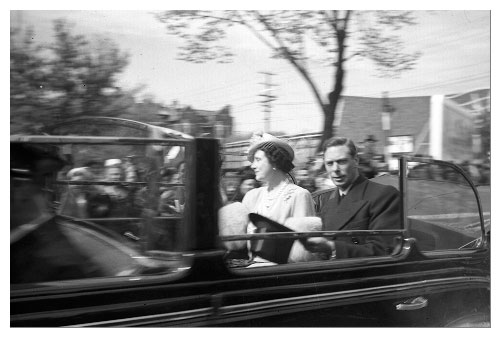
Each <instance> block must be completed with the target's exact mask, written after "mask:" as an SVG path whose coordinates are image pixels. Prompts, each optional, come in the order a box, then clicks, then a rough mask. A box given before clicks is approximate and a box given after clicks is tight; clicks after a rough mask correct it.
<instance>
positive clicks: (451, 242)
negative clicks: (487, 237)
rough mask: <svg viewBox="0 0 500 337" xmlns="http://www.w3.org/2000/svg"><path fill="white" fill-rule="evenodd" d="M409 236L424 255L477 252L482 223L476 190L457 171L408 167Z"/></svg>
mask: <svg viewBox="0 0 500 337" xmlns="http://www.w3.org/2000/svg"><path fill="white" fill-rule="evenodd" d="M407 203H408V207H407V212H408V213H407V215H408V221H409V229H410V236H411V237H414V238H416V239H417V245H418V247H419V249H420V250H421V251H434V250H448V249H465V248H474V246H475V245H474V244H475V243H476V242H477V241H475V240H476V239H478V238H481V231H482V229H481V221H480V213H479V209H478V203H477V200H476V196H475V194H474V191H473V188H472V187H471V185H470V184H469V183H468V182H467V180H466V179H465V177H464V176H463V174H462V173H461V172H460V171H459V170H457V169H456V168H455V167H452V166H449V165H445V164H443V163H417V162H409V163H408V182H407Z"/></svg>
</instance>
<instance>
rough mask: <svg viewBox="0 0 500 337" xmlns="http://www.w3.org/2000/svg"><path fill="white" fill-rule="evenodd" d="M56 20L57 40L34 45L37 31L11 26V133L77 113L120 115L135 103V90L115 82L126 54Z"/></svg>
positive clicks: (55, 31)
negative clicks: (125, 88) (87, 37)
mask: <svg viewBox="0 0 500 337" xmlns="http://www.w3.org/2000/svg"><path fill="white" fill-rule="evenodd" d="M71 30H72V25H71V24H69V23H68V22H66V21H65V20H62V19H60V20H55V21H54V33H55V40H54V42H52V43H50V44H47V45H35V44H34V43H33V42H32V36H33V33H34V32H33V30H32V29H28V30H27V31H26V33H25V34H24V37H22V35H21V32H20V31H19V30H12V31H11V61H10V64H11V71H10V73H11V133H14V132H20V131H29V132H32V131H34V130H36V129H39V127H41V126H44V125H47V124H51V123H54V122H58V121H61V120H64V119H67V118H72V117H77V116H96V115H102V116H118V115H121V114H123V113H126V112H127V109H129V108H130V107H131V105H133V102H134V100H133V97H132V93H127V92H124V91H122V90H121V89H119V88H117V87H116V85H115V81H116V75H117V74H118V73H120V72H121V71H123V70H124V69H125V67H126V66H127V64H128V55H127V54H126V53H123V52H121V51H120V50H119V49H118V47H117V45H116V44H115V43H114V42H113V41H111V40H110V39H106V38H102V37H99V38H97V39H96V40H95V41H92V42H90V41H88V40H87V39H86V38H85V37H84V36H83V35H75V34H73V33H72V31H71Z"/></svg>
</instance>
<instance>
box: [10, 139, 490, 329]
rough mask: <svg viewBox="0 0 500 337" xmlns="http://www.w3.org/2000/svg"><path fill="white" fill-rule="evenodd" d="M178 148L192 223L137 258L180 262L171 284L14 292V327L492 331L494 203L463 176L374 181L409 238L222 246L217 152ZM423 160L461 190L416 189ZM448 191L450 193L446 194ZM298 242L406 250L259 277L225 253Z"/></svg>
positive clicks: (185, 221)
mask: <svg viewBox="0 0 500 337" xmlns="http://www.w3.org/2000/svg"><path fill="white" fill-rule="evenodd" d="M169 141H171V140H165V139H163V140H159V139H151V138H149V139H147V138H144V139H138V138H133V139H132V138H112V137H105V138H99V137H89V136H86V137H83V138H82V139H78V138H75V137H73V138H71V137H66V136H57V137H51V136H38V137H31V138H30V137H17V138H16V137H14V138H12V137H11V142H39V143H40V142H41V143H44V142H45V143H51V142H52V143H53V142H63V143H65V144H68V143H71V142H80V143H82V144H83V143H85V144H115V145H116V144H119V145H123V144H127V142H128V143H131V144H136V145H137V144H143V145H152V144H154V145H155V146H161V145H165V146H166V145H167V143H168V142H169ZM176 142H177V143H176ZM183 142H184V143H183ZM174 144H177V145H178V144H181V145H185V146H186V154H187V158H190V159H189V160H190V161H189V165H188V166H189V167H190V169H189V172H188V173H187V176H188V179H187V180H186V190H187V193H188V197H187V201H186V208H185V209H186V210H187V211H186V212H185V213H184V217H183V218H182V221H181V224H182V225H181V226H178V227H176V228H177V232H176V234H175V235H177V236H175V237H176V238H179V240H180V241H182V242H177V243H178V244H177V245H173V246H172V245H169V244H165V245H164V246H162V245H159V246H157V247H156V246H155V247H153V249H151V247H147V246H148V242H144V240H143V238H146V239H147V238H148V237H150V236H147V235H146V234H148V233H146V234H144V232H143V231H140V230H139V231H138V234H137V233H135V234H137V236H138V237H139V238H140V240H139V243H140V244H142V245H143V247H144V245H145V246H146V248H147V249H143V250H140V251H139V252H140V254H141V256H145V257H146V258H147V257H149V258H151V259H153V258H154V256H155V255H154V253H152V251H154V250H155V249H156V250H161V251H162V252H163V254H164V256H167V255H169V254H170V255H169V256H180V257H179V258H178V259H177V260H176V264H175V266H174V267H173V268H170V271H167V272H166V271H161V270H159V271H158V272H154V273H148V274H147V275H145V274H144V273H142V274H141V273H138V272H135V273H132V274H131V275H114V276H112V277H109V276H100V277H92V278H86V279H80V280H78V279H76V280H75V279H73V280H60V281H59V282H57V281H52V282H39V283H36V282H35V283H29V284H22V285H11V304H10V314H11V316H10V319H11V326H22V327H33V326H72V327H75V326H76V327H110V326H163V327H168V326H184V327H192V326H220V327H228V326H229V327H237V326H238V327H239V326H243V327H292V326H301V327H368V326H369V327H395V326H399V327H424V326H425V327H443V326H453V327H458V326H475V327H485V326H489V325H490V245H489V243H490V238H489V231H488V226H489V224H488V221H489V220H488V219H486V220H485V214H489V209H487V210H486V212H485V211H484V210H483V204H481V201H480V196H481V195H482V194H481V193H484V194H485V195H487V194H488V193H489V192H488V191H483V192H481V191H478V189H477V188H476V187H475V186H474V184H473V183H472V181H471V180H470V178H468V176H467V175H465V173H464V172H463V170H462V169H460V168H459V167H458V166H455V165H453V164H451V163H446V162H440V161H433V160H430V159H419V158H404V157H403V158H401V159H400V172H399V174H398V175H397V176H394V175H384V176H379V177H377V178H375V180H377V181H379V182H381V183H386V184H392V185H395V186H398V188H399V190H400V193H401V202H402V203H403V205H404V207H403V213H402V214H401V228H400V229H397V230H393V231H389V232H386V233H373V232H371V231H350V232H342V231H339V232H309V233H264V234H245V235H233V236H220V235H219V228H218V210H219V209H220V207H221V201H220V199H221V198H220V194H219V191H220V188H219V182H220V166H221V165H220V156H219V155H218V154H219V143H218V141H217V140H215V139H206V138H205V139H188V140H182V141H181V143H179V140H175V141H174ZM191 154H192V155H191ZM420 160H422V161H423V162H425V163H427V164H430V165H441V166H445V167H446V168H449V169H453V170H454V171H455V172H456V173H457V174H459V175H460V176H461V177H463V178H462V180H461V181H459V182H458V181H457V180H456V179H455V180H454V181H453V182H451V181H435V180H433V181H430V180H425V179H427V178H428V177H427V178H421V176H420V175H419V178H418V179H413V178H412V177H408V174H407V171H408V163H409V162H412V163H413V162H419V161H420ZM421 179H424V180H425V181H424V182H423V181H422V180H421ZM188 181H189V182H188ZM450 184H452V185H450ZM457 184H458V185H457ZM150 185H151V184H150ZM448 185H450V186H448ZM151 186H152V185H151ZM457 186H458V187H457ZM152 187H153V188H154V186H152ZM448 188H451V190H450V191H451V192H447V190H446V189H448ZM423 189H425V191H423ZM464 195H466V196H465V197H464ZM457 202H458V203H460V204H457ZM447 207H448V208H447ZM451 207H453V209H451ZM443 212H444V213H443ZM157 218H158V217H157V216H156V215H153V216H151V215H148V214H146V215H143V217H142V218H141V219H142V220H141V221H144V222H145V223H151V221H153V220H154V219H157ZM167 218H168V217H167ZM169 219H170V218H169ZM115 220H116V219H115ZM170 220H171V219H170ZM73 221H77V220H73ZM85 221H89V222H91V223H93V225H92V226H101V225H102V226H104V225H103V224H104V223H101V225H98V224H96V223H99V219H97V220H96V221H92V219H87V220H85ZM123 221H125V220H123ZM144 222H142V223H144ZM165 223H166V222H165ZM73 226H75V225H73ZM146 228H151V227H146ZM121 234H123V233H121ZM129 234H130V233H129ZM135 234H133V236H134V237H135V236H136V235H135ZM100 235H103V234H102V233H101V234H100ZM148 235H151V233H149V234H148ZM290 235H293V237H294V238H300V237H301V236H302V237H303V236H314V235H327V236H331V237H336V236H356V235H361V236H363V235H391V236H393V237H394V238H395V239H398V240H397V242H398V244H397V245H396V246H395V247H394V250H393V252H392V253H391V254H389V255H387V256H376V257H364V258H350V259H340V260H331V261H330V260H329V261H311V262H304V263H285V264H278V265H274V266H268V267H261V268H244V267H234V265H231V264H229V263H228V261H227V259H226V253H227V252H226V251H225V249H223V245H222V242H224V241H235V240H250V241H252V240H253V241H255V240H280V238H282V239H286V238H288V239H289V238H290ZM94 236H96V237H97V234H96V235H94ZM125 236H126V235H125ZM106 237H109V236H106ZM90 240H93V239H90ZM112 242H113V243H115V242H119V240H113V241H112ZM115 246H116V244H115ZM113 249H119V248H118V247H115V248H113ZM121 251H123V250H121ZM131 251H133V250H132V248H127V252H131ZM156 256H157V255H156Z"/></svg>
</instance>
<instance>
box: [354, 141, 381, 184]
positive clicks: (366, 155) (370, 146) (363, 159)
mask: <svg viewBox="0 0 500 337" xmlns="http://www.w3.org/2000/svg"><path fill="white" fill-rule="evenodd" d="M376 142H378V140H377V139H376V138H375V136H374V135H368V136H367V137H366V138H365V140H364V141H363V144H364V147H365V148H364V150H363V153H360V154H359V155H358V158H359V171H360V173H361V174H362V175H363V176H364V177H365V178H367V179H371V178H373V177H375V176H376V175H377V174H378V167H377V162H376V160H375V156H376V151H375V143H376Z"/></svg>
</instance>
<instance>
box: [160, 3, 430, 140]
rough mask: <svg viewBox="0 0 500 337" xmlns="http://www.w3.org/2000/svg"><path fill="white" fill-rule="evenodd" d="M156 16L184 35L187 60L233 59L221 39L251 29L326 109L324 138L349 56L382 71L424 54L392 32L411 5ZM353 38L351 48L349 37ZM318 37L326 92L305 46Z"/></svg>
mask: <svg viewBox="0 0 500 337" xmlns="http://www.w3.org/2000/svg"><path fill="white" fill-rule="evenodd" d="M156 18H157V19H158V20H159V21H160V22H162V23H164V24H166V28H167V31H168V32H169V33H170V34H173V35H177V36H179V37H181V38H182V39H183V40H184V41H185V44H184V45H183V46H182V47H181V48H180V53H179V59H181V60H185V61H188V62H195V63H200V62H207V61H210V60H218V61H219V62H230V61H231V58H232V56H233V54H232V52H231V50H230V49H229V48H228V47H227V46H224V44H223V43H222V41H223V40H224V38H226V37H227V31H228V30H229V29H230V28H232V27H234V26H240V27H244V28H246V29H248V30H249V31H250V32H251V33H252V34H254V35H255V36H256V37H257V38H258V39H259V40H260V41H261V42H262V43H264V44H265V45H266V46H268V47H269V48H270V49H271V51H272V56H273V57H277V58H284V59H286V60H287V61H288V62H289V63H290V64H291V65H292V66H293V67H294V68H295V69H296V70H297V71H298V72H299V74H300V75H301V76H302V78H303V79H304V81H306V83H307V84H308V86H309V87H310V89H311V91H312V93H313V96H314V98H315V100H316V102H317V103H318V105H319V107H320V108H321V110H322V112H323V115H324V123H323V135H322V139H321V142H320V145H319V147H318V149H319V148H320V147H321V145H322V144H323V142H324V141H325V140H326V139H328V138H330V137H331V136H332V135H333V122H334V118H335V110H336V107H337V104H338V102H339V99H340V97H341V94H342V90H343V88H344V87H343V83H344V79H345V62H347V61H349V60H351V59H352V58H354V57H364V58H368V59H371V60H372V61H373V62H374V63H375V65H376V67H377V70H379V71H380V74H381V75H382V76H395V75H397V74H399V73H401V72H402V71H405V70H409V69H412V68H413V66H414V65H415V62H416V60H417V59H418V58H419V56H420V54H419V53H418V52H414V53H405V52H404V51H403V42H402V40H401V38H400V37H399V36H398V35H395V34H394V33H393V32H394V31H397V30H399V29H401V28H402V27H404V26H406V25H414V24H415V23H416V20H415V18H414V16H413V14H412V13H411V12H408V11H396V12H389V11H361V12H353V11H337V10H333V11H197V10H196V11H165V12H162V13H160V14H157V15H156ZM348 40H353V42H352V43H351V45H353V46H357V47H353V50H352V51H349V50H348V45H347V41H348ZM308 41H312V42H314V43H315V44H316V45H317V46H319V47H320V48H322V49H323V51H324V52H325V54H326V59H325V61H326V62H328V64H329V65H330V66H331V67H332V70H333V77H332V83H333V84H332V89H331V90H330V92H329V94H328V95H327V97H326V98H324V97H322V95H321V93H320V88H319V87H318V85H317V83H316V82H315V81H314V78H313V76H312V74H311V73H310V72H309V71H308V70H307V67H306V61H307V59H308V57H307V52H306V50H305V48H303V46H304V44H305V43H306V42H308Z"/></svg>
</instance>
